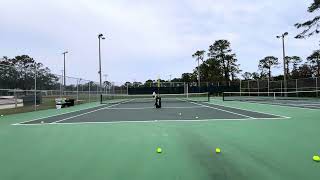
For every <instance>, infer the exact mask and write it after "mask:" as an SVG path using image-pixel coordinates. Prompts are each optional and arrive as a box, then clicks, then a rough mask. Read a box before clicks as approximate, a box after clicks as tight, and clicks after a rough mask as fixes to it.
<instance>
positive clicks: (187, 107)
mask: <svg viewBox="0 0 320 180" xmlns="http://www.w3.org/2000/svg"><path fill="white" fill-rule="evenodd" d="M195 108H205V107H200V106H186V107H162V108H161V109H195ZM107 109H111V110H144V109H155V108H154V107H141V108H107Z"/></svg>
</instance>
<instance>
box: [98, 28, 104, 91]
mask: <svg viewBox="0 0 320 180" xmlns="http://www.w3.org/2000/svg"><path fill="white" fill-rule="evenodd" d="M98 39H99V79H100V91H101V87H102V74H101V39H102V40H104V39H106V38H105V37H103V34H99V35H98Z"/></svg>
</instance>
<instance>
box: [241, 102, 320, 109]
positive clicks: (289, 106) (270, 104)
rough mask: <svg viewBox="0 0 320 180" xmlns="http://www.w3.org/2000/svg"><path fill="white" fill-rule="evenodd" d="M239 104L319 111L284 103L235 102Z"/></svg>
mask: <svg viewBox="0 0 320 180" xmlns="http://www.w3.org/2000/svg"><path fill="white" fill-rule="evenodd" d="M237 102H240V103H250V104H258V105H269V106H277V107H279V106H280V107H288V108H294V109H307V110H313V111H314V110H316V111H317V110H320V109H312V108H307V107H299V106H297V107H296V106H292V104H284V103H261V102H250V101H246V102H243V101H237Z"/></svg>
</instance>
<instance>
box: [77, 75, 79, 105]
mask: <svg viewBox="0 0 320 180" xmlns="http://www.w3.org/2000/svg"><path fill="white" fill-rule="evenodd" d="M78 102H79V79H77V103H78Z"/></svg>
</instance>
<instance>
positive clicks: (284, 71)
mask: <svg viewBox="0 0 320 180" xmlns="http://www.w3.org/2000/svg"><path fill="white" fill-rule="evenodd" d="M288 34H289V33H288V32H285V33H283V34H282V35H280V36H277V38H278V39H280V38H281V39H282V55H283V84H284V92H287V68H288V67H286V64H287V63H286V52H285V47H284V38H285V37H286V36H287V35H288Z"/></svg>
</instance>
